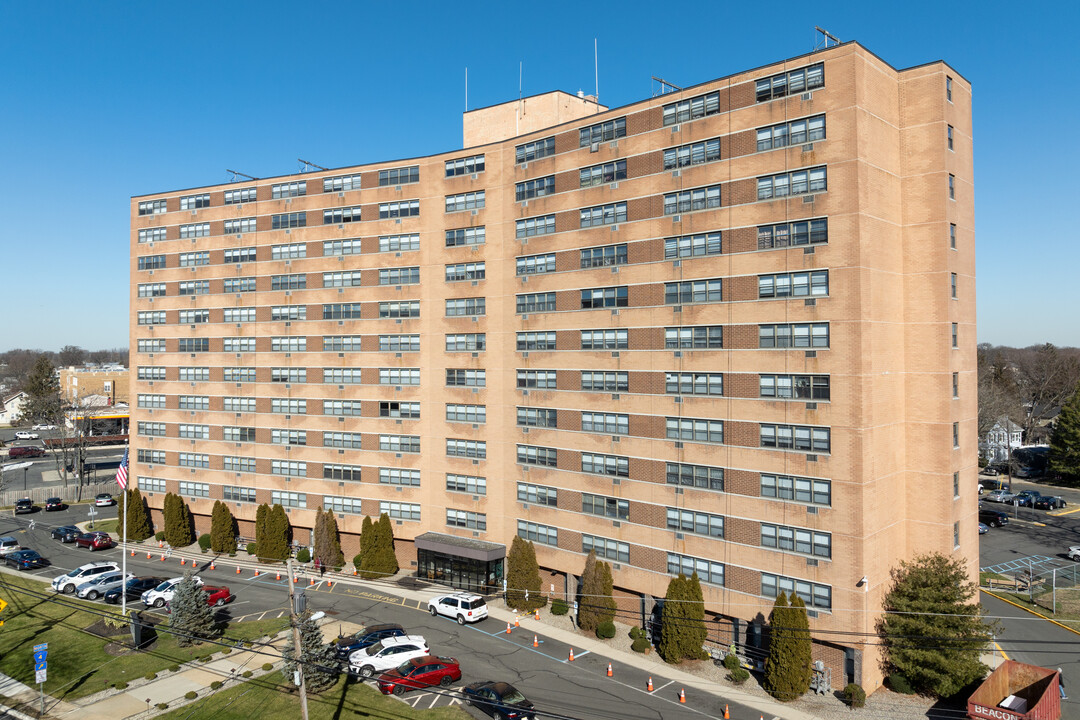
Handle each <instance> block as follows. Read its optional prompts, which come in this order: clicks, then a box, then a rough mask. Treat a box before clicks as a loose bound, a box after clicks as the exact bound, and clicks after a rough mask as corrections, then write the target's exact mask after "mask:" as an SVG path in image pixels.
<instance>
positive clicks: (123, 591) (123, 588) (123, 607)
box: [120, 448, 128, 617]
mask: <svg viewBox="0 0 1080 720" xmlns="http://www.w3.org/2000/svg"><path fill="white" fill-rule="evenodd" d="M127 454H128V449H127V448H124V459H123V460H121V461H120V462H121V463H123V462H125V461H126V460H127ZM120 492H121V493H123V494H124V499H123V503H124V505H123V508H124V510H123V518H124V521H123V522H122V523H120V524H121V525H123V527H122V528H121V529H120V533H121V535H120V537H121V538H122V539H123V542H122V544H121V546H120V547H121V552H120V555H121V557H122V563H123V568H122V569H121V570H120V577H121V584H120V615H121V616H123V617H127V584H128V576H127V558H128V553H127V526H128V517H127V478H126V477H125V478H124V484H123V486H122V487H121V488H120Z"/></svg>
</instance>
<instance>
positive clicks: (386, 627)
mask: <svg viewBox="0 0 1080 720" xmlns="http://www.w3.org/2000/svg"><path fill="white" fill-rule="evenodd" d="M404 634H405V628H403V627H401V626H400V625H397V624H395V623H385V624H382V625H369V626H368V627H366V628H364V629H363V630H361V631H360V632H358V633H356V634H354V635H346V636H343V637H339V638H338V639H337V640H335V641H334V652H335V653H336V654H337V658H338V660H341V661H342V662H347V661H348V659H349V656H350V655H352V654H353V653H354V652H356V651H357V650H363V649H364V648H366V647H369V646H371V645H374V644H375V643H377V642H379V641H380V640H382V639H383V638H389V637H398V636H400V635H404Z"/></svg>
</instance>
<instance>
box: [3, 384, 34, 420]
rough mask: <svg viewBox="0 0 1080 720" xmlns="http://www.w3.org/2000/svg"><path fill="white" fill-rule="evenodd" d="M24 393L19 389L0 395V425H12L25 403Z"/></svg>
mask: <svg viewBox="0 0 1080 720" xmlns="http://www.w3.org/2000/svg"><path fill="white" fill-rule="evenodd" d="M26 399H27V398H26V393H24V392H22V391H19V392H17V393H12V394H11V395H6V396H3V397H0V425H14V424H15V421H16V420H18V418H19V415H21V414H22V409H23V405H25V404H26Z"/></svg>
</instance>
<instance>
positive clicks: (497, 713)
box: [461, 680, 536, 720]
mask: <svg viewBox="0 0 1080 720" xmlns="http://www.w3.org/2000/svg"><path fill="white" fill-rule="evenodd" d="M461 694H462V695H464V696H465V702H467V703H469V704H470V705H472V706H473V707H475V708H479V709H480V710H482V711H483V712H486V713H487V714H488V715H490V716H491V717H493V718H496V720H534V719H535V718H536V715H534V714H533V704H532V703H531V702H529V700H528V698H526V697H525V696H524V695H522V694H521V691H520V690H518V689H517V688H515V687H514V686H513V685H511V684H510V683H504V682H494V681H492V680H484V681H483V682H474V683H469V684H468V685H466V686H465V687H463V688H461Z"/></svg>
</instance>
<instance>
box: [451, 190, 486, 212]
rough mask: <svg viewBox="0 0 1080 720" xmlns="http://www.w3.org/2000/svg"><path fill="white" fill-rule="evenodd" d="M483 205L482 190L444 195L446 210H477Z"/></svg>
mask: <svg viewBox="0 0 1080 720" xmlns="http://www.w3.org/2000/svg"><path fill="white" fill-rule="evenodd" d="M482 207H484V191H483V190H478V191H477V192H467V193H459V194H458V195H447V196H446V212H448V213H452V212H461V211H462V210H479V209H480V208H482Z"/></svg>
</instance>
